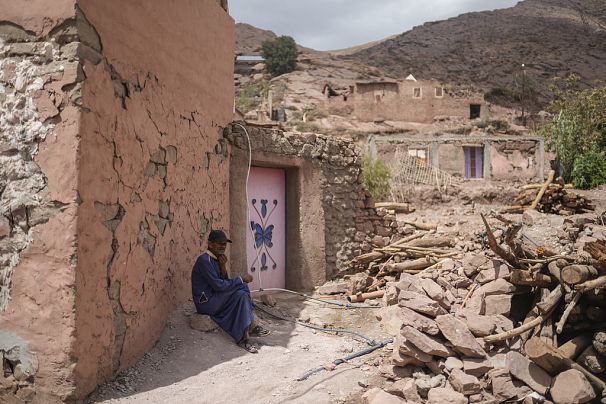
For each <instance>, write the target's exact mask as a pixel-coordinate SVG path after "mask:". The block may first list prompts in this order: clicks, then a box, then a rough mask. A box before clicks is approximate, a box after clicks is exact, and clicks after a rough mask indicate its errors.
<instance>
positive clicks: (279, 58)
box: [261, 36, 297, 76]
mask: <svg viewBox="0 0 606 404" xmlns="http://www.w3.org/2000/svg"><path fill="white" fill-rule="evenodd" d="M261 54H262V55H263V57H264V58H265V68H266V69H267V71H268V72H269V74H271V75H272V76H279V75H281V74H284V73H290V72H292V71H293V70H295V68H296V67H297V44H296V43H295V40H294V39H292V38H291V37H289V36H280V37H278V38H276V39H271V40H267V41H265V42H263V44H262V45H261Z"/></svg>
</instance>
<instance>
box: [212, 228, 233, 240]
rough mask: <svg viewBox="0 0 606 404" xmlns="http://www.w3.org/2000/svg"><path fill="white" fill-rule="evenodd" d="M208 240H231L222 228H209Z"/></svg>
mask: <svg viewBox="0 0 606 404" xmlns="http://www.w3.org/2000/svg"><path fill="white" fill-rule="evenodd" d="M208 241H216V242H219V243H231V240H230V239H228V238H227V236H226V235H225V233H224V232H223V230H211V232H210V234H209V235H208Z"/></svg>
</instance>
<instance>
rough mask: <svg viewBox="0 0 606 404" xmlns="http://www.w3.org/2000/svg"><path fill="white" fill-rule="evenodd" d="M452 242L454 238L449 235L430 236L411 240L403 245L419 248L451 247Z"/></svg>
mask: <svg viewBox="0 0 606 404" xmlns="http://www.w3.org/2000/svg"><path fill="white" fill-rule="evenodd" d="M453 244H454V240H453V239H452V238H451V237H446V236H441V237H432V238H421V239H417V240H413V241H411V242H410V243H407V244H406V245H405V247H420V248H434V247H451V246H452V245H453Z"/></svg>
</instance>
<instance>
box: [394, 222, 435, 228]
mask: <svg viewBox="0 0 606 404" xmlns="http://www.w3.org/2000/svg"><path fill="white" fill-rule="evenodd" d="M400 222H401V223H405V224H409V225H411V226H414V227H416V228H417V229H419V230H435V229H437V228H438V224H437V223H423V222H413V221H411V220H400Z"/></svg>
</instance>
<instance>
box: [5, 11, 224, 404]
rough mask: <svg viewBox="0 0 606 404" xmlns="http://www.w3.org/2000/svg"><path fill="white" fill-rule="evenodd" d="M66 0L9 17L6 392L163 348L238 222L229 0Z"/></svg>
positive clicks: (102, 369)
mask: <svg viewBox="0 0 606 404" xmlns="http://www.w3.org/2000/svg"><path fill="white" fill-rule="evenodd" d="M54 3H56V4H54V5H53V7H49V5H48V2H46V1H41V0H33V1H28V2H25V1H15V2H10V4H9V5H8V6H7V7H4V6H3V13H4V12H5V11H6V17H5V16H4V15H3V17H2V19H7V21H10V22H3V23H0V35H1V36H2V39H3V41H4V42H2V43H0V102H1V103H2V110H1V111H0V127H1V129H2V130H0V160H1V162H2V165H1V167H0V262H2V265H1V266H0V279H1V280H0V310H2V309H3V310H4V311H2V312H1V313H0V330H2V331H0V354H1V355H2V356H3V357H4V359H6V360H8V361H9V363H11V369H12V371H13V372H14V374H12V375H10V376H9V377H8V379H7V380H8V381H7V380H4V379H3V380H1V381H2V383H1V384H0V388H2V391H0V397H2V395H1V394H6V395H7V397H8V396H10V397H11V399H14V398H15V397H17V398H18V399H20V400H23V401H26V400H35V401H36V400H37V401H38V402H52V401H53V400H59V399H70V398H81V397H83V396H84V395H85V394H87V393H88V392H90V391H91V390H92V389H93V388H94V387H95V386H96V385H97V384H99V383H101V382H103V381H105V380H107V379H108V378H110V377H111V376H112V375H114V374H115V372H117V371H118V370H120V369H123V368H125V367H127V366H129V365H131V364H133V363H134V361H136V360H137V359H138V358H139V357H141V355H142V354H143V353H144V352H145V351H146V350H148V349H149V348H151V347H152V346H153V344H154V342H155V341H156V339H157V338H158V336H159V335H160V332H161V330H162V328H163V326H164V321H165V319H166V316H167V314H168V313H169V312H170V311H171V310H172V309H174V308H175V307H176V305H178V304H179V303H181V302H183V301H185V300H187V299H188V298H189V296H190V293H191V292H190V283H189V277H190V272H191V267H192V265H193V262H194V260H195V259H196V257H197V255H199V254H200V253H201V251H202V249H203V248H204V240H205V237H206V235H207V234H208V231H210V229H211V228H228V227H229V205H227V204H225V203H224V201H226V200H228V199H229V191H228V175H229V164H228V155H227V142H226V141H225V140H224V139H223V137H222V128H223V127H225V126H226V125H227V123H228V122H229V121H230V120H231V118H232V105H233V83H232V77H233V52H234V49H233V46H234V22H233V20H232V19H231V17H229V15H228V14H227V13H226V10H225V8H226V2H217V1H204V2H200V1H196V0H184V1H183V2H180V5H179V6H178V7H175V5H174V4H168V3H167V2H164V1H160V0H152V1H149V0H146V1H143V0H139V1H132V2H126V3H125V2H120V1H117V0H116V1H113V0H110V1H103V2H96V1H91V0H81V1H78V2H76V1H67V0H61V1H59V0H57V1H55V2H54ZM76 3H77V4H76ZM224 6H225V7H224ZM17 353H18V354H17ZM0 401H2V399H0Z"/></svg>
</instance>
